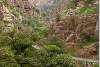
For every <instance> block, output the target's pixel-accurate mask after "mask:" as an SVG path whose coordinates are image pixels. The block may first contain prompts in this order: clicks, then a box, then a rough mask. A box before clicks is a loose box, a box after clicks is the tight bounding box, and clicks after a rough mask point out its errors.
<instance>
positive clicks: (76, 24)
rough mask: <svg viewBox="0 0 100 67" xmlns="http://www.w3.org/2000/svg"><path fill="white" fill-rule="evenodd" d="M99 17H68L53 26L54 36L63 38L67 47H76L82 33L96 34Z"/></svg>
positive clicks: (94, 15)
mask: <svg viewBox="0 0 100 67" xmlns="http://www.w3.org/2000/svg"><path fill="white" fill-rule="evenodd" d="M97 22H98V16H97V15H96V14H93V15H86V16H67V17H66V18H64V19H62V20H60V21H58V22H56V23H55V24H53V26H52V29H53V34H55V35H56V36H58V37H59V38H61V39H62V40H63V41H64V42H65V43H66V45H67V46H73V47H74V46H76V45H77V43H78V42H79V41H80V34H81V33H84V32H86V33H88V34H95V33H96V30H97Z"/></svg>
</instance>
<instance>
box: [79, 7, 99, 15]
mask: <svg viewBox="0 0 100 67" xmlns="http://www.w3.org/2000/svg"><path fill="white" fill-rule="evenodd" d="M95 13H98V7H82V8H81V9H80V12H79V14H95Z"/></svg>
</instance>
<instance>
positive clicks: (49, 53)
mask: <svg viewBox="0 0 100 67" xmlns="http://www.w3.org/2000/svg"><path fill="white" fill-rule="evenodd" d="M24 56H25V57H27V59H28V60H30V61H31V62H29V63H28V64H29V65H31V64H32V66H34V67H58V66H59V67H65V66H72V67H74V66H73V65H74V60H72V57H71V56H70V55H66V54H64V53H63V51H62V49H61V48H59V47H57V46H55V45H48V46H44V48H41V49H39V50H38V49H37V50H36V49H34V48H30V49H27V50H26V52H25V54H24ZM28 57H30V58H28ZM30 67H31V66H30Z"/></svg>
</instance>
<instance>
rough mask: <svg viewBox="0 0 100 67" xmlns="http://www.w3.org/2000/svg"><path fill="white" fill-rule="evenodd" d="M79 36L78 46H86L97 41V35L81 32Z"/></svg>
mask: <svg viewBox="0 0 100 67" xmlns="http://www.w3.org/2000/svg"><path fill="white" fill-rule="evenodd" d="M80 36H81V39H80V47H84V46H88V45H91V44H92V43H95V42H97V41H98V37H97V36H95V35H93V34H89V33H81V35H80Z"/></svg>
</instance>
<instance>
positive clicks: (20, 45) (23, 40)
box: [11, 33, 33, 53]
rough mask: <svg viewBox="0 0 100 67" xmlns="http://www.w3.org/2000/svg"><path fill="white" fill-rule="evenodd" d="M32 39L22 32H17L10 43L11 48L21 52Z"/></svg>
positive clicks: (28, 45) (29, 44)
mask: <svg viewBox="0 0 100 67" xmlns="http://www.w3.org/2000/svg"><path fill="white" fill-rule="evenodd" d="M32 44H33V41H32V40H31V39H30V36H29V35H27V34H24V33H17V34H16V35H15V38H14V39H13V41H12V43H11V45H12V49H14V50H16V51H17V53H21V52H23V51H24V50H25V49H26V48H28V47H30V46H31V45H32Z"/></svg>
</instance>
